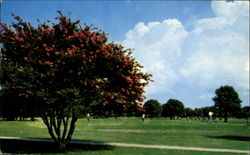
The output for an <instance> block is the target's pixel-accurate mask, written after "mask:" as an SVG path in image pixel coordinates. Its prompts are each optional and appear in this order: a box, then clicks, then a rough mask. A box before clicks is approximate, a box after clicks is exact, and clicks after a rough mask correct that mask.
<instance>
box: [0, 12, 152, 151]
mask: <svg viewBox="0 0 250 155" xmlns="http://www.w3.org/2000/svg"><path fill="white" fill-rule="evenodd" d="M58 13H59V16H58V17H56V18H55V19H56V21H58V23H53V22H51V21H49V20H48V21H47V22H44V23H41V22H39V25H38V27H33V26H32V25H31V23H29V22H25V21H24V20H23V19H22V18H21V17H19V16H16V15H13V17H14V18H15V19H16V23H13V24H12V25H10V26H8V25H6V24H3V23H1V26H0V30H1V31H0V42H1V44H2V47H3V48H2V56H1V86H2V89H5V90H10V89H12V90H13V89H14V90H15V92H16V93H17V95H18V96H23V97H25V98H29V99H31V100H32V101H35V103H34V104H35V107H36V110H37V111H38V113H39V115H40V116H41V118H42V120H43V122H44V123H45V124H46V126H47V128H48V131H49V134H50V135H51V137H52V138H53V140H54V141H55V142H56V143H57V144H58V146H59V148H60V149H63V148H65V147H66V145H67V144H68V143H69V142H70V140H71V138H72V134H73V132H74V129H75V123H76V121H77V120H78V118H79V117H80V115H81V114H82V113H83V112H84V111H86V110H87V109H88V108H89V107H90V106H91V105H92V104H98V105H99V107H105V106H110V105H113V106H116V105H122V107H125V108H126V107H127V108H129V107H131V105H133V107H136V109H138V110H142V104H141V102H142V101H143V100H144V98H145V97H144V95H143V93H144V87H145V86H146V85H147V84H148V83H149V81H150V77H151V75H150V74H148V73H143V72H142V71H141V68H142V66H141V65H140V64H139V63H138V62H137V61H136V60H135V59H134V58H133V57H132V56H131V54H132V50H131V49H124V47H123V46H122V45H119V44H116V43H114V42H111V43H110V42H108V37H107V34H105V33H104V32H103V31H101V30H99V29H98V28H95V27H92V26H88V25H86V24H85V25H84V26H83V27H82V26H81V25H80V21H79V20H78V21H75V22H73V21H72V20H71V19H70V18H68V17H66V16H63V15H62V13H61V12H60V11H58ZM111 107H112V106H111ZM62 127H63V129H62Z"/></svg>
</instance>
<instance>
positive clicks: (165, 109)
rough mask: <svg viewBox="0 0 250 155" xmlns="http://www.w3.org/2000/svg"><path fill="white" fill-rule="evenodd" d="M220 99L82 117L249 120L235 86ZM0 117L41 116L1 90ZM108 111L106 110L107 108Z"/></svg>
mask: <svg viewBox="0 0 250 155" xmlns="http://www.w3.org/2000/svg"><path fill="white" fill-rule="evenodd" d="M215 94H216V96H215V97H214V98H213V99H212V100H213V101H214V102H215V104H214V105H213V106H207V107H201V108H195V109H192V108H189V107H185V106H184V104H183V103H182V102H181V101H179V100H177V99H169V100H168V101H167V102H166V103H165V104H161V103H160V102H159V101H158V100H156V99H150V100H148V101H146V102H145V103H144V105H143V109H144V111H138V110H137V106H136V105H134V106H133V104H131V105H130V107H127V106H126V107H125V106H123V105H122V104H109V105H107V106H105V107H103V106H100V104H98V103H96V104H92V105H91V106H90V107H89V108H88V109H85V111H84V112H82V117H85V116H86V115H87V113H89V114H91V116H93V117H97V118H106V117H132V116H133V117H134V116H136V117H140V116H142V114H143V113H144V114H145V115H146V116H147V117H148V118H159V117H164V118H170V119H179V118H187V119H203V120H205V119H207V118H208V113H209V111H212V112H213V113H214V114H213V118H220V119H222V118H223V119H224V121H227V118H228V117H236V118H248V117H250V106H245V107H241V105H240V103H241V100H240V99H239V96H238V93H237V92H236V91H235V90H234V88H233V87H231V86H222V87H220V88H218V89H217V90H216V91H215ZM0 103H1V104H0V115H1V117H2V118H4V119H6V120H23V119H26V118H30V119H31V120H34V118H35V117H37V116H38V114H37V113H36V111H35V110H34V101H33V100H32V98H26V97H25V96H23V95H21V96H20V92H17V91H16V90H8V91H4V90H0ZM104 108H105V109H104Z"/></svg>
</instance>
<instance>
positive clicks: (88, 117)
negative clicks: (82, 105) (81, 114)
mask: <svg viewBox="0 0 250 155" xmlns="http://www.w3.org/2000/svg"><path fill="white" fill-rule="evenodd" d="M90 119H91V118H90V114H89V113H87V120H88V123H90V122H91V120H90Z"/></svg>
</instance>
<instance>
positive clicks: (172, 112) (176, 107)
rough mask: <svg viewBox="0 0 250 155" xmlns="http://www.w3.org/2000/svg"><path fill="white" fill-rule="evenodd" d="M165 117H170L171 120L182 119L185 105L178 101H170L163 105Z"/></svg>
mask: <svg viewBox="0 0 250 155" xmlns="http://www.w3.org/2000/svg"><path fill="white" fill-rule="evenodd" d="M162 106H163V111H162V116H163V117H170V118H171V119H172V118H173V117H175V116H177V117H182V116H183V113H184V105H183V103H182V102H181V101H179V100H177V99H169V100H168V101H167V103H166V104H163V105H162Z"/></svg>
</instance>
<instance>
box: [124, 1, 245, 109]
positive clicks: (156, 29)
mask: <svg viewBox="0 0 250 155" xmlns="http://www.w3.org/2000/svg"><path fill="white" fill-rule="evenodd" d="M211 7H212V10H213V11H214V13H215V17H213V18H204V19H199V20H197V21H196V22H195V24H194V28H193V30H191V31H189V32H188V31H186V30H185V27H184V26H183V24H182V23H181V22H180V21H179V20H178V19H166V20H164V21H160V22H151V23H148V24H145V23H143V22H141V23H138V24H137V25H136V26H135V27H134V28H133V29H131V30H130V31H129V32H128V33H127V34H126V38H125V40H124V41H123V44H124V45H125V46H127V47H131V48H135V53H134V56H135V57H136V59H137V60H138V61H139V62H140V63H141V64H142V65H144V66H145V71H147V72H149V73H151V74H153V76H154V80H155V82H154V83H152V84H151V85H150V87H148V88H147V95H148V96H149V97H153V96H160V95H165V96H166V97H167V96H168V95H169V94H171V95H173V96H180V98H181V96H182V95H183V96H185V97H183V99H184V98H185V99H186V98H187V96H189V98H190V100H189V101H188V102H189V103H191V102H198V100H197V98H198V99H200V101H199V102H206V104H207V103H211V99H210V100H208V97H207V96H209V97H210V96H211V95H204V94H211V93H214V90H215V89H217V88H218V87H219V86H221V85H227V84H228V85H233V86H234V87H236V89H238V90H239V91H240V92H239V93H240V96H241V95H243V98H244V99H243V100H244V102H245V105H246V104H248V103H249V97H248V96H246V95H245V93H244V92H246V90H248V91H249V2H247V1H235V2H222V1H212V4H211ZM199 91H200V92H199ZM207 91H210V92H207ZM211 91H212V92H211ZM180 92H188V94H180ZM197 95H198V96H197ZM199 95H200V96H199ZM168 97H171V96H168ZM192 98H194V101H192ZM167 99H168V98H166V99H165V100H167ZM183 102H185V101H183ZM203 104H204V103H203ZM193 106H194V107H195V106H196V105H193ZM197 106H198V105H197Z"/></svg>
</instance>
